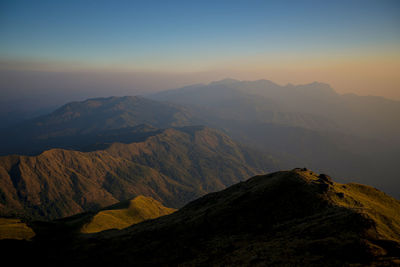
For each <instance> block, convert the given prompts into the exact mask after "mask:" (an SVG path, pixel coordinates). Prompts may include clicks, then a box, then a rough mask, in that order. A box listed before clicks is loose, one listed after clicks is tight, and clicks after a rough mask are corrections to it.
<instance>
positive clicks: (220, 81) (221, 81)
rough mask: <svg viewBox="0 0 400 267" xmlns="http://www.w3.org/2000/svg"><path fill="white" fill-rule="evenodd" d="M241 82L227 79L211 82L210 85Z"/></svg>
mask: <svg viewBox="0 0 400 267" xmlns="http://www.w3.org/2000/svg"><path fill="white" fill-rule="evenodd" d="M238 82H240V81H239V80H236V79H233V78H225V79H222V80H219V81H214V82H210V83H209V84H208V85H229V84H234V83H238Z"/></svg>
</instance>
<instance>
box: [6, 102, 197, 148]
mask: <svg viewBox="0 0 400 267" xmlns="http://www.w3.org/2000/svg"><path fill="white" fill-rule="evenodd" d="M141 124H147V125H151V126H152V127H156V128H168V127H174V126H185V125H193V124H198V121H197V120H196V119H194V118H193V116H192V115H191V114H190V113H189V111H188V110H187V109H185V108H183V107H180V106H177V105H173V104H167V103H161V102H157V101H153V100H150V99H146V98H143V97H139V96H135V97H130V96H127V97H109V98H95V99H88V100H86V101H82V102H71V103H68V104H66V105H64V106H62V107H60V108H58V109H57V110H55V111H54V112H52V113H50V114H48V115H44V116H41V117H38V118H35V119H32V120H28V121H26V122H24V123H21V124H19V125H17V126H15V127H12V128H11V129H5V130H2V131H1V132H0V134H1V139H0V145H1V147H2V149H1V151H0V152H1V153H2V154H3V155H6V154H12V153H19V154H35V153H39V152H41V151H43V150H44V149H49V148H54V147H73V148H74V147H76V146H77V145H81V144H85V143H86V144H87V143H88V142H91V141H90V140H92V139H93V138H96V136H97V135H98V134H100V133H102V132H109V131H112V130H117V129H124V128H129V127H135V126H138V125H141Z"/></svg>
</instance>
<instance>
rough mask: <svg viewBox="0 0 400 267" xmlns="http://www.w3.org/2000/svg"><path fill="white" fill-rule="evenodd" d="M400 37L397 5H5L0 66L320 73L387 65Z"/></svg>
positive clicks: (363, 1) (382, 1) (1, 6)
mask: <svg viewBox="0 0 400 267" xmlns="http://www.w3.org/2000/svg"><path fill="white" fill-rule="evenodd" d="M399 29H400V1H395V0H394V1H388V0H375V1H368V0H357V1H356V0H347V1H252V0H247V1H235V0H231V1H218V0H215V1H188V0H187V1H152V0H148V1H89V0H81V1H74V0H70V1H57V0H53V1H40V0H37V1H29V0H28V1H20V0H12V1H11V0H10V1H7V0H0V36H1V37H0V63H1V64H2V65H3V66H2V69H4V68H16V67H17V68H19V69H21V68H22V69H23V68H27V69H38V70H43V69H45V70H46V69H52V68H54V69H60V70H63V69H68V70H69V71H71V70H79V69H80V68H82V66H83V67H84V68H86V69H91V68H93V69H99V68H104V69H108V70H113V69H115V70H118V71H124V70H129V71H132V70H136V71H137V70H141V71H178V72H179V71H180V72H182V71H211V70H215V69H218V70H221V69H235V71H241V72H243V73H244V72H247V73H249V72H252V71H253V72H254V73H255V72H257V73H260V72H268V70H269V69H271V68H273V67H275V68H280V69H282V71H284V70H285V68H287V69H288V70H289V71H293V69H296V68H297V67H299V68H300V69H301V68H303V65H304V64H303V63H304V62H305V61H307V62H312V64H313V65H312V64H311V63H310V64H311V65H312V66H313V67H314V68H315V66H317V65H318V66H319V65H321V64H322V63H321V62H322V61H328V62H331V63H329V64H331V65H332V64H336V63H332V62H334V61H335V60H337V58H338V57H343V58H342V61H343V62H342V64H345V61H346V60H347V61H348V60H353V61H354V60H360V58H363V57H365V58H369V57H371V56H374V57H376V58H379V60H380V59H385V60H386V58H387V59H388V60H390V58H393V55H395V56H399V54H400V53H399V48H400V30H399ZM348 55H350V57H348ZM345 57H346V58H345ZM385 57H386V58H385ZM353 58H356V59H353ZM385 60H383V61H385ZM282 62H286V63H282ZM289 62H290V63H289ZM369 62H370V63H372V60H370V61H369ZM378 63H379V64H384V62H378ZM284 64H286V65H284ZM288 64H290V66H289V65H288ZM302 64H303V65H302ZM307 64H308V63H307ZM346 64H347V63H346ZM239 65H241V66H243V67H241V68H239V67H238V66H239ZM281 65H282V66H281ZM311 65H310V66H311ZM331 65H330V66H331ZM354 68H355V67H354ZM299 73H300V72H299ZM282 75H283V74H282ZM299 75H300V74H299ZM299 75H298V76H299ZM272 76H273V75H272ZM325 76H326V75H325ZM277 77H278V76H277ZM304 77H306V76H304ZM307 77H308V76H307ZM316 78H318V76H317V77H316ZM329 79H331V78H329V77H328V82H329V81H330V80H329ZM332 79H333V78H332ZM278 80H279V78H278ZM295 81H296V79H295ZM339 84H340V83H339Z"/></svg>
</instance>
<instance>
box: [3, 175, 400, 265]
mask: <svg viewBox="0 0 400 267" xmlns="http://www.w3.org/2000/svg"><path fill="white" fill-rule="evenodd" d="M35 227H36V228H35ZM34 228H35V229H38V231H37V233H38V235H37V236H36V237H35V239H34V241H33V242H22V241H19V242H11V241H2V242H0V246H1V249H2V251H4V252H6V253H5V255H6V257H13V255H15V254H17V253H24V255H27V257H28V258H29V261H30V262H34V261H36V260H37V261H39V262H40V263H42V264H43V263H48V264H50V265H51V264H52V263H55V262H58V263H60V264H63V265H65V266H70V265H73V264H78V263H79V264H85V265H98V264H100V265H105V264H113V265H116V266H120V265H140V266H143V265H185V266H186V265H191V266H193V265H196V266H199V265H219V266H221V265H241V266H250V265H251V266H254V265H256V266H265V265H268V266H270V265H284V266H298V265H302V266H321V265H324V266H347V265H354V266H367V265H368V266H394V265H396V264H399V263H400V202H399V201H397V200H395V199H394V198H392V197H390V196H388V195H386V194H385V193H383V192H381V191H379V190H377V189H375V188H373V187H370V186H365V185H361V184H355V183H349V184H340V183H336V182H334V181H333V180H332V179H331V178H330V177H329V176H328V175H325V174H317V173H314V172H312V171H310V170H307V169H294V170H292V171H281V172H276V173H272V174H269V175H259V176H256V177H253V178H251V179H248V180H246V181H245V182H240V183H238V184H235V185H233V186H231V187H229V188H227V189H225V190H223V191H220V192H216V193H211V194H208V195H206V196H204V197H201V198H200V199H197V200H195V201H193V202H191V203H189V204H188V205H186V206H185V207H183V208H182V209H180V210H178V211H176V212H174V213H172V214H170V215H167V216H163V217H160V218H158V219H155V220H150V221H145V222H142V223H139V224H136V225H133V226H131V227H128V228H125V229H123V230H110V231H105V232H101V233H97V234H90V235H87V234H86V235H82V234H71V233H67V234H65V235H64V233H65V232H64V231H59V234H58V235H56V234H52V235H46V231H45V230H46V229H45V227H44V225H42V227H39V226H38V225H36V226H34ZM60 229H62V228H60ZM16 248H18V250H17V249H16ZM40 251H47V253H46V255H44V254H40V253H39V252H40ZM25 253H26V254H25ZM17 259H18V260H19V261H23V260H24V259H23V258H17ZM14 260H15V259H14Z"/></svg>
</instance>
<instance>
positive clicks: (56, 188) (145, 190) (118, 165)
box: [0, 127, 275, 220]
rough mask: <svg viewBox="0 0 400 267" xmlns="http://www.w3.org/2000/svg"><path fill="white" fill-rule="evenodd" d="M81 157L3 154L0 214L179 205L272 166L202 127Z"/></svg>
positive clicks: (45, 215)
mask: <svg viewBox="0 0 400 267" xmlns="http://www.w3.org/2000/svg"><path fill="white" fill-rule="evenodd" d="M101 147H102V149H100V150H93V151H90V152H81V151H73V150H64V149H51V150H48V151H45V152H43V153H41V154H39V155H37V156H19V155H11V156H4V157H0V215H1V216H12V215H14V216H17V217H23V218H29V219H41V220H49V219H55V218H61V217H66V216H71V215H73V214H77V213H81V212H85V211H90V210H97V209H99V208H102V207H106V206H109V205H112V204H115V203H117V202H120V201H125V200H127V199H131V198H133V197H135V196H138V195H144V196H148V197H152V198H154V199H155V200H157V201H160V202H162V203H163V204H164V205H166V206H167V207H173V208H179V207H182V206H183V205H184V204H186V203H187V202H189V201H191V200H193V199H195V198H197V197H199V196H201V195H204V194H206V193H208V192H213V191H216V190H221V189H223V188H225V187H226V186H229V185H231V184H233V183H236V182H239V181H240V180H243V179H245V178H247V177H249V176H251V175H254V174H257V173H261V172H264V171H268V170H272V169H274V168H275V163H274V162H273V161H272V160H271V159H269V158H268V157H265V156H264V155H261V154H257V153H255V152H252V151H250V150H247V149H246V148H244V147H242V146H240V145H238V144H236V143H235V142H233V141H232V140H231V139H230V138H229V137H228V136H226V135H224V134H223V133H221V132H219V131H216V130H212V129H209V128H206V127H183V128H171V129H166V130H160V132H158V133H154V134H153V135H152V136H150V137H148V138H147V139H145V140H144V141H142V142H136V143H129V144H125V143H111V144H103V145H102V146H101Z"/></svg>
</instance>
